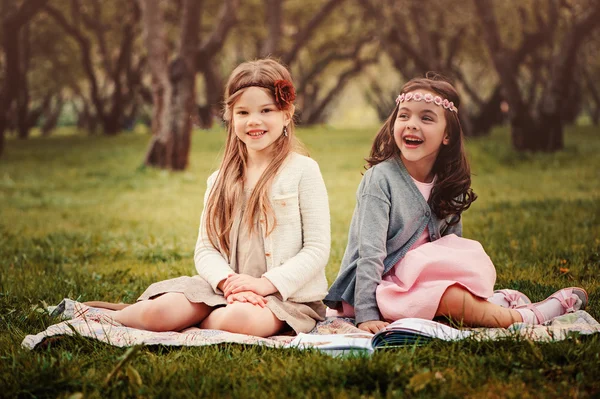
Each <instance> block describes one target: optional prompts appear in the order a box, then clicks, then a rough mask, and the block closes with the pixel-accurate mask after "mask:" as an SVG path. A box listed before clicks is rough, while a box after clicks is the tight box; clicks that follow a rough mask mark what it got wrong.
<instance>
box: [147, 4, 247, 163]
mask: <svg viewBox="0 0 600 399" xmlns="http://www.w3.org/2000/svg"><path fill="white" fill-rule="evenodd" d="M140 5H141V8H142V14H143V25H144V34H145V40H146V47H147V49H148V65H149V67H150V73H151V76H152V102H153V111H152V112H153V116H152V132H153V137H152V140H151V142H150V145H149V147H148V151H147V153H146V156H145V161H144V162H145V164H146V165H148V166H155V167H159V168H163V169H173V170H184V169H185V168H186V167H187V165H188V158H189V149H190V140H191V130H192V117H193V115H195V113H196V84H195V80H196V74H197V71H198V70H199V69H201V70H203V71H207V70H210V68H211V63H212V62H213V57H214V56H215V54H216V53H217V52H218V51H219V49H220V48H221V46H222V45H223V43H224V41H225V38H226V37H227V34H228V33H229V31H230V30H231V27H232V26H233V24H234V22H235V8H236V7H237V0H226V1H225V2H224V3H223V6H222V8H221V11H220V13H219V17H218V18H217V22H216V24H215V26H214V28H213V30H212V32H211V34H210V35H209V36H208V37H207V38H206V39H205V40H204V41H202V42H200V23H199V20H200V19H201V18H200V17H201V15H202V8H201V7H202V5H203V2H201V1H197V0H184V1H183V7H182V10H181V31H180V36H179V45H178V49H177V54H176V56H175V57H174V59H173V60H172V61H170V62H169V54H168V46H167V41H166V35H165V32H164V10H162V9H161V7H160V1H158V0H140Z"/></svg>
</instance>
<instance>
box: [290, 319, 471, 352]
mask: <svg viewBox="0 0 600 399" xmlns="http://www.w3.org/2000/svg"><path fill="white" fill-rule="evenodd" d="M472 333H473V331H470V330H459V329H456V328H453V327H450V326H447V325H445V324H442V323H438V322H435V321H432V320H425V319H416V318H408V319H400V320H397V321H395V322H393V323H391V324H389V325H388V326H386V327H385V328H384V329H383V330H381V331H379V332H378V333H376V334H370V333H368V332H364V333H362V332H361V333H352V334H325V335H317V334H299V335H298V336H297V337H296V338H295V339H294V340H293V341H292V342H291V343H290V344H289V346H290V347H297V348H300V349H305V348H315V349H319V350H322V351H325V352H329V353H332V354H344V353H351V352H368V353H371V352H373V351H374V350H375V349H380V348H390V347H397V346H404V345H413V344H424V343H426V342H429V341H431V340H432V339H441V340H444V341H456V340H460V339H464V338H467V337H469V336H470V335H471V334H472Z"/></svg>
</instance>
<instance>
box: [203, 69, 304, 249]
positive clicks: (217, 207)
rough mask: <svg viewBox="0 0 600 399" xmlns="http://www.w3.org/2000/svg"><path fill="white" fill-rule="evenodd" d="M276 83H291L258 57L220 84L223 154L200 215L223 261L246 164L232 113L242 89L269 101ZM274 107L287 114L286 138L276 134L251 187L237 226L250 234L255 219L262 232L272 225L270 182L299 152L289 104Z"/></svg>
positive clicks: (283, 73)
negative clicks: (262, 220)
mask: <svg viewBox="0 0 600 399" xmlns="http://www.w3.org/2000/svg"><path fill="white" fill-rule="evenodd" d="M280 80H285V81H287V82H289V83H291V84H293V83H292V77H291V76H290V73H289V71H288V70H287V69H286V68H285V67H284V66H283V65H281V64H280V63H278V62H277V61H275V60H272V59H261V60H256V61H248V62H244V63H242V64H240V65H239V66H238V67H237V68H235V69H234V70H233V72H232V73H231V75H230V76H229V80H228V81H227V85H226V86H225V100H224V113H223V119H224V120H225V123H226V125H227V140H226V142H225V153H224V154H223V160H222V162H221V166H220V168H219V173H218V174H217V178H216V181H215V183H214V185H213V187H212V190H211V192H210V194H209V197H208V201H207V203H206V209H205V210H204V212H205V214H206V230H207V233H208V238H209V240H210V243H211V244H212V246H214V247H215V248H217V249H220V250H221V251H222V252H224V253H225V254H226V255H227V256H228V257H230V256H231V240H230V234H231V230H232V228H233V221H234V217H235V214H236V211H237V210H238V209H239V208H238V206H239V204H240V202H241V201H243V191H244V173H245V171H246V167H247V161H248V151H247V150H246V145H245V144H244V143H243V142H242V141H241V140H238V138H237V136H236V134H235V131H234V127H233V112H232V109H233V106H234V104H235V102H236V101H237V100H238V99H239V98H240V96H241V95H242V94H243V93H244V91H245V90H246V89H247V88H248V87H253V86H254V87H261V88H263V89H265V90H266V91H267V92H269V94H270V95H271V96H272V97H273V98H274V99H275V95H274V86H275V82H277V81H280ZM280 109H281V110H282V111H283V112H289V113H291V114H292V115H290V119H291V120H290V123H289V124H288V125H287V136H285V135H284V134H282V135H281V136H280V137H279V138H278V139H277V140H275V142H274V143H273V145H274V146H275V147H274V149H273V154H275V155H274V157H273V159H272V160H271V162H270V163H269V165H268V166H267V168H266V170H265V171H264V172H263V174H262V175H261V177H260V179H259V180H258V182H257V183H256V186H255V187H254V190H253V191H252V194H251V195H250V198H249V199H248V202H247V204H246V210H245V212H244V220H242V223H247V225H248V227H249V230H250V232H251V233H252V232H253V231H254V226H255V221H256V219H257V217H259V215H264V218H265V231H266V234H267V235H268V234H270V233H271V232H272V231H273V229H274V228H275V225H276V223H277V221H276V219H275V215H274V212H273V207H272V206H271V201H270V200H269V189H270V187H271V183H272V182H273V179H274V178H275V175H276V174H277V172H278V171H279V168H280V167H281V165H282V164H283V162H284V161H285V159H286V158H287V156H288V155H289V154H290V152H292V151H301V152H305V151H303V147H302V145H301V144H300V143H299V141H298V140H297V139H296V136H295V130H294V120H293V109H294V108H293V104H287V105H285V106H284V107H282V108H280Z"/></svg>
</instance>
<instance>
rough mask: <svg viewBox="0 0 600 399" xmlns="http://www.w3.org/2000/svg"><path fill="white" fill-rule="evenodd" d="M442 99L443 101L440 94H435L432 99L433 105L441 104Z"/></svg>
mask: <svg viewBox="0 0 600 399" xmlns="http://www.w3.org/2000/svg"><path fill="white" fill-rule="evenodd" d="M442 101H443V100H442V97H440V96H435V98H434V99H433V103H434V104H435V105H442Z"/></svg>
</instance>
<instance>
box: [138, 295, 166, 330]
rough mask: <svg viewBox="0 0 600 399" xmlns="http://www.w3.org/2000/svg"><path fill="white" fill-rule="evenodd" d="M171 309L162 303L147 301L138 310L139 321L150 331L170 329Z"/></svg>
mask: <svg viewBox="0 0 600 399" xmlns="http://www.w3.org/2000/svg"><path fill="white" fill-rule="evenodd" d="M172 314H173V309H172V308H169V307H167V306H164V305H163V304H162V303H154V302H153V301H148V304H147V306H144V307H143V308H142V309H141V310H140V321H141V323H142V324H143V325H144V326H146V329H147V330H151V331H169V330H171V329H172V324H173V323H172V322H171V319H172Z"/></svg>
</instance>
